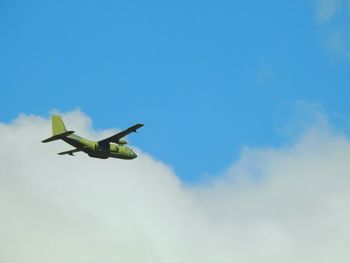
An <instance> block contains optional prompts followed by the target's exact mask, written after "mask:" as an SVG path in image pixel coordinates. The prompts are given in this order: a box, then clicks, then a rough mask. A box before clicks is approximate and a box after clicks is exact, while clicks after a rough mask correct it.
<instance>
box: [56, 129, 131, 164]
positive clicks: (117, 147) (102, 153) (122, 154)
mask: <svg viewBox="0 0 350 263" xmlns="http://www.w3.org/2000/svg"><path fill="white" fill-rule="evenodd" d="M62 140H63V141H65V142H66V143H69V144H70V145H72V146H74V147H76V148H78V149H81V150H82V151H83V152H85V153H87V154H88V155H89V156H90V157H95V158H100V159H107V158H109V157H112V158H118V159H125V160H131V159H135V158H136V157H137V155H136V154H135V153H134V151H133V150H131V149H130V148H128V147H126V146H125V145H121V144H115V143H108V144H103V145H102V144H99V143H98V142H95V141H90V140H87V139H85V138H82V137H80V136H78V135H75V134H71V135H69V136H67V137H65V138H62Z"/></svg>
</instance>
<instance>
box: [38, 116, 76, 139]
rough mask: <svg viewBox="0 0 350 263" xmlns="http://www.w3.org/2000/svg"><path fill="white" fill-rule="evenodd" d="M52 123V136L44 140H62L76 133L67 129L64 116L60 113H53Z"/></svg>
mask: <svg viewBox="0 0 350 263" xmlns="http://www.w3.org/2000/svg"><path fill="white" fill-rule="evenodd" d="M51 123H52V137H50V138H47V139H46V140H43V141H42V142H51V141H55V140H60V139H63V138H65V137H67V136H69V135H71V134H72V133H74V131H67V129H66V127H65V126H64V123H63V120H62V117H61V116H60V115H52V116H51Z"/></svg>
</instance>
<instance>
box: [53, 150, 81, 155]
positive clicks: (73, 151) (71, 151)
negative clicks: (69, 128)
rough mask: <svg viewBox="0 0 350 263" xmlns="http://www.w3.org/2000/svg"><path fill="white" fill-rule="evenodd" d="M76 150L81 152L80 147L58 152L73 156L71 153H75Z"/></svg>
mask: <svg viewBox="0 0 350 263" xmlns="http://www.w3.org/2000/svg"><path fill="white" fill-rule="evenodd" d="M76 152H81V150H80V149H73V150H69V151H65V152H60V153H58V154H59V155H64V154H69V155H72V156H74V154H73V153H76Z"/></svg>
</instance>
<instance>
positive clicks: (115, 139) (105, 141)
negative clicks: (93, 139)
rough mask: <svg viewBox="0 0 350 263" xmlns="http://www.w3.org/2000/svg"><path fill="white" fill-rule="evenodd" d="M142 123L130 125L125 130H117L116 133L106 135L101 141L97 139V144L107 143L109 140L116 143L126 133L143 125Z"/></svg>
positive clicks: (134, 130)
mask: <svg viewBox="0 0 350 263" xmlns="http://www.w3.org/2000/svg"><path fill="white" fill-rule="evenodd" d="M143 126H144V125H143V124H140V123H139V124H136V125H134V126H131V127H130V128H127V129H126V130H124V131H122V132H119V133H117V134H114V135H113V136H111V137H108V138H106V139H103V140H101V141H99V142H98V143H99V144H108V143H110V142H115V143H118V141H119V139H121V138H123V137H125V136H126V135H128V134H130V133H132V132H136V131H137V129H140V128H141V127H143Z"/></svg>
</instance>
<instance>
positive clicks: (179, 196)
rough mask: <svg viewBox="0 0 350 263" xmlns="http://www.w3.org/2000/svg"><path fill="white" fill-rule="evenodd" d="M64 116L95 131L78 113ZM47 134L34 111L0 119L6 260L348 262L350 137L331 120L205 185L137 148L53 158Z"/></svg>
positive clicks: (1, 234) (256, 152)
mask: <svg viewBox="0 0 350 263" xmlns="http://www.w3.org/2000/svg"><path fill="white" fill-rule="evenodd" d="M64 118H65V120H66V124H67V126H68V127H69V128H73V127H72V126H75V127H74V129H75V130H76V131H79V132H80V131H81V132H80V133H84V134H86V135H91V136H98V135H99V134H96V133H95V132H94V131H93V129H92V128H91V126H90V125H91V122H90V121H89V119H88V118H87V117H86V116H85V115H84V114H82V113H81V112H79V111H75V112H72V113H68V114H66V116H65V117H64ZM49 130H50V123H49V121H48V120H46V119H43V118H41V117H37V116H26V115H22V116H20V117H19V118H17V119H16V120H15V121H13V122H12V123H10V124H0V145H1V152H0V197H1V198H0V222H1V224H0V248H1V250H0V262H6V263H17V262H28V263H30V262H35V263H38V262H53V263H55V262H74V263H79V262H84V263H86V262H152V263H154V262H156V263H157V262H177V263H178V262H287V263H288V262H293V263H294V262H337V263H342V262H348V260H349V258H350V252H349V251H348V245H349V243H348V240H349V236H350V223H349V222H350V209H348V206H349V203H350V192H349V187H350V162H349V159H350V142H349V140H348V139H347V138H346V137H344V136H342V135H340V134H338V133H335V132H332V129H327V128H325V127H324V125H322V129H321V128H319V127H318V126H317V125H314V128H313V129H310V131H309V132H307V133H306V134H305V135H304V136H302V137H301V138H300V140H299V141H298V142H297V143H296V144H295V145H293V146H288V147H282V148H279V149H274V148H271V149H249V148H247V149H245V150H244V152H243V153H242V156H241V158H240V159H239V160H238V161H236V162H235V163H234V164H233V165H232V166H231V168H230V169H228V171H227V172H226V173H225V175H223V176H221V177H219V178H215V179H213V180H212V181H210V182H206V183H203V184H201V185H198V186H184V185H183V184H182V183H181V181H180V180H179V178H178V177H177V176H176V175H175V174H174V173H173V171H172V170H171V169H170V168H169V167H167V166H166V165H164V164H163V163H162V162H159V161H156V160H154V159H153V158H152V157H151V156H149V155H148V154H145V153H142V152H139V158H138V159H136V160H133V161H120V160H99V159H97V160H96V159H91V158H89V157H87V156H85V155H82V154H80V155H79V156H77V157H70V156H58V155H56V154H55V152H58V151H60V150H64V149H67V145H65V144H64V143H63V142H55V143H50V144H41V143H40V141H41V140H42V139H43V138H46V137H48V135H49ZM144 132H146V130H145V131H144ZM222 147H225V146H224V145H222ZM68 148H69V146H68Z"/></svg>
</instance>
